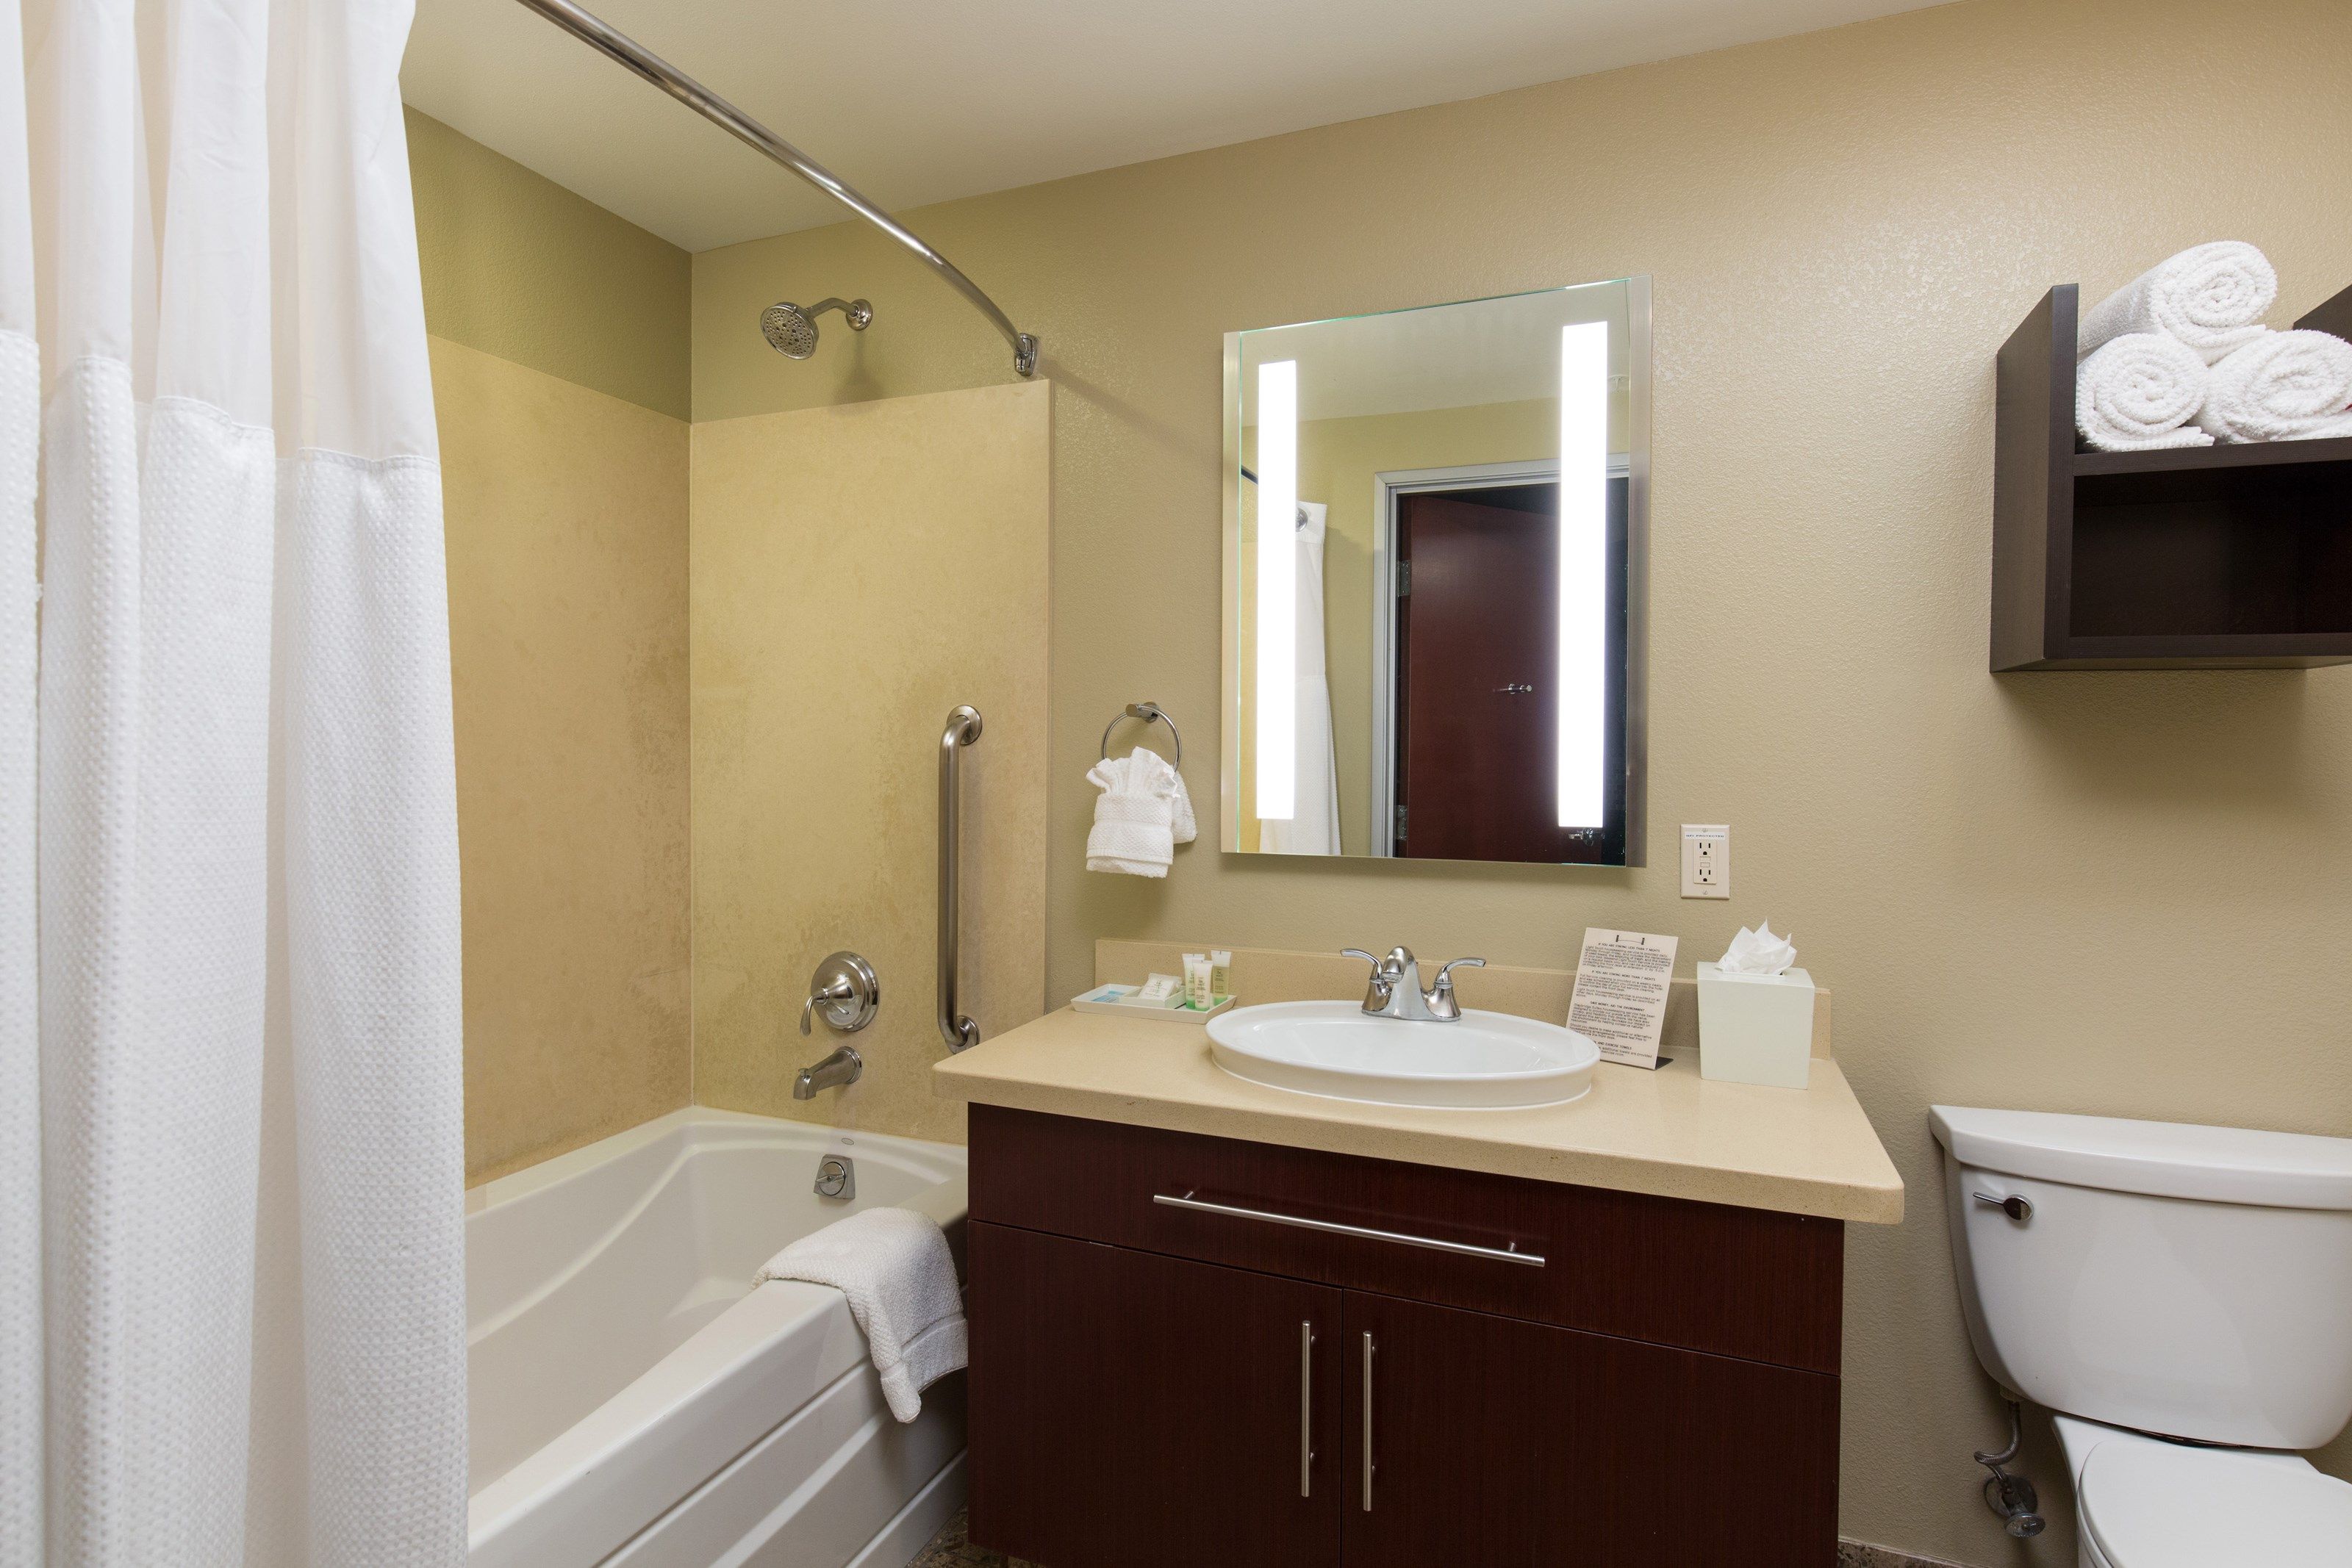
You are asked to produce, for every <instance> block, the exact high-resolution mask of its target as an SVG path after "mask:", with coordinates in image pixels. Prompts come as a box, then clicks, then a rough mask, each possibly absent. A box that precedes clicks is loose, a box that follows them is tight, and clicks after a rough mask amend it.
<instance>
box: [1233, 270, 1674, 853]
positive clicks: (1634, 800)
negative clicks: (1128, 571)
mask: <svg viewBox="0 0 2352 1568" xmlns="http://www.w3.org/2000/svg"><path fill="white" fill-rule="evenodd" d="M1611 286H1614V287H1622V289H1623V290H1624V307H1625V324H1626V365H1625V378H1624V379H1625V386H1626V403H1625V414H1626V427H1625V442H1624V448H1623V450H1622V451H1616V450H1612V451H1611V452H1610V454H1609V465H1608V475H1607V476H1608V478H1609V479H1610V480H1612V482H1613V481H1614V480H1616V479H1620V478H1622V479H1623V480H1624V481H1625V486H1626V490H1625V495H1626V519H1625V530H1626V537H1625V568H1624V571H1625V582H1624V606H1625V612H1624V613H1625V622H1624V624H1625V647H1624V708H1623V735H1622V742H1623V744H1622V768H1623V780H1624V839H1623V853H1622V859H1612V860H1606V861H1564V862H1494V863H1529V864H1561V865H1568V866H1597V867H1603V868H1608V869H1614V868H1617V867H1621V866H1622V867H1639V866H1643V865H1646V864H1647V863H1648V859H1649V857H1648V792H1649V791H1648V773H1649V745H1648V716H1649V637H1648V624H1649V517H1650V397H1651V345H1652V315H1651V280H1650V279H1649V277H1646V276H1641V275H1636V276H1633V277H1620V278H1602V279H1598V280H1595V281H1594V282H1591V283H1584V284H1570V285H1563V286H1560V287H1555V288H1542V289H1530V290H1525V291H1522V292H1521V293H1517V294H1510V295H1498V296H1487V297H1484V298H1475V299H1464V300H1452V301H1444V302H1441V303H1438V304H1433V305H1425V306H1412V307H1405V308H1401V309H1399V310H1391V311H1377V312H1366V313H1363V314H1362V315H1360V316H1356V317H1350V318H1329V319H1326V320H1325V321H1321V322H1318V321H1302V322H1287V323H1279V324H1273V325H1269V326H1267V327H1265V328H1252V329H1248V330H1247V331H1245V332H1228V333H1226V334H1225V335H1224V411H1225V418H1224V482H1223V503H1224V505H1223V513H1224V516H1223V523H1224V550H1223V563H1224V572H1223V604H1224V638H1223V684H1222V689H1223V704H1222V731H1223V758H1221V769H1220V770H1221V773H1222V779H1221V789H1220V807H1221V810H1220V816H1221V817H1222V819H1223V832H1222V834H1221V836H1220V841H1219V843H1220V847H1221V849H1222V850H1223V852H1226V853H1228V854H1232V853H1244V854H1280V853H1283V852H1282V851H1276V850H1265V849H1259V848H1244V845H1243V841H1242V839H1243V828H1244V824H1243V821H1242V810H1241V795H1242V788H1241V780H1240V777H1239V772H1238V769H1239V768H1240V764H1241V757H1242V751H1243V737H1241V736H1240V734H1239V733H1238V723H1239V718H1240V716H1241V713H1242V711H1243V700H1242V683H1243V682H1244V680H1245V679H1248V678H1250V672H1248V671H1244V669H1243V668H1242V667H1241V665H1242V660H1241V657H1240V650H1241V646H1242V643H1241V628H1240V625H1239V616H1240V614H1241V611H1242V602H1241V590H1242V575H1243V573H1242V561H1241V537H1242V535H1241V522H1242V517H1243V512H1244V507H1251V506H1252V497H1249V496H1248V495H1247V493H1246V487H1245V486H1244V478H1243V467H1242V464H1243V453H1244V446H1243V441H1244V435H1243V429H1244V417H1243V414H1244V387H1243V378H1244V355H1243V341H1244V338H1246V337H1252V336H1255V335H1256V334H1258V333H1260V332H1267V331H1277V330H1282V329H1286V328H1290V327H1308V326H1319V325H1325V324H1327V323H1328V324H1338V323H1339V322H1340V321H1343V320H1360V319H1370V318H1373V317H1381V316H1397V315H1408V314H1415V313H1418V312H1421V311H1425V310H1436V309H1446V308H1458V307H1475V306H1478V305H1486V304H1495V303H1500V302H1504V301H1509V300H1517V299H1523V298H1528V297H1529V296H1532V295H1549V294H1562V293H1569V292H1573V291H1576V290H1580V289H1585V288H1592V287H1611ZM1612 445H1613V444H1612ZM1512 468H1517V469H1519V470H1521V471H1522V472H1524V473H1527V474H1528V479H1526V480H1524V481H1522V482H1537V483H1539V482H1542V481H1544V480H1547V479H1550V480H1556V479H1557V477H1558V474H1559V461H1558V459H1557V455H1555V456H1554V457H1553V458H1550V459H1538V460H1534V461H1532V462H1529V463H1524V464H1504V463H1496V464H1492V465H1476V466H1475V472H1477V473H1480V474H1496V475H1500V474H1502V473H1504V472H1505V471H1506V470H1507V469H1512ZM1538 470H1540V471H1541V472H1540V473H1538V472H1536V471H1538ZM1410 472H1412V471H1407V470H1396V471H1392V472H1391V473H1388V474H1382V475H1381V476H1378V477H1379V478H1381V479H1386V478H1391V477H1394V476H1400V475H1403V474H1407V473H1410ZM1422 472H1427V473H1431V474H1434V473H1437V472H1439V471H1438V470H1426V471H1422ZM1500 482H1502V483H1505V484H1507V483H1510V482H1511V481H1510V480H1508V479H1505V480H1502V481H1500ZM1454 487H1458V486H1447V485H1442V484H1440V485H1431V486H1426V488H1428V489H1445V488H1454ZM1376 499H1377V500H1378V502H1379V506H1378V507H1377V508H1376V510H1375V512H1374V517H1375V519H1376V526H1377V528H1378V538H1379V540H1380V542H1381V544H1382V545H1383V546H1384V547H1387V548H1388V549H1389V550H1390V554H1391V559H1393V545H1392V540H1393V531H1392V530H1393V515H1392V507H1393V500H1392V498H1391V497H1390V496H1389V495H1388V494H1385V493H1383V494H1380V495H1379V496H1377V497H1376ZM1381 570H1392V568H1391V567H1390V566H1389V563H1388V562H1387V561H1381V562H1377V563H1375V566H1374V571H1375V573H1376V574H1377V573H1378V572H1380V571H1381ZM1374 580H1375V581H1379V580H1381V578H1380V577H1378V576H1377V575H1375V578H1374ZM1374 614H1375V616H1376V617H1378V616H1381V615H1383V614H1385V615H1386V616H1388V617H1391V618H1392V617H1393V614H1394V602H1393V600H1392V599H1391V598H1389V597H1388V596H1381V595H1376V596H1375V601H1374ZM1392 625H1393V622H1392V619H1391V622H1390V626H1391V631H1390V634H1389V637H1388V638H1383V639H1382V640H1381V641H1382V643H1383V645H1382V646H1381V648H1379V649H1376V660H1375V664H1374V675H1373V678H1374V679H1375V680H1376V681H1377V680H1379V679H1380V677H1381V672H1382V671H1384V670H1385V666H1386V664H1387V663H1388V661H1389V660H1390V659H1391V657H1392V654H1391V653H1389V652H1388V648H1387V646H1386V644H1387V643H1388V642H1389V641H1390V639H1391V638H1392V636H1393V632H1392ZM1374 711H1375V713H1376V714H1377V713H1380V712H1381V704H1380V703H1379V701H1378V700H1377V699H1376V701H1375V708H1374ZM1392 722H1393V721H1392V720H1391V723H1392ZM1373 744H1374V753H1373V758H1372V766H1373V768H1374V777H1375V785H1374V789H1373V790H1372V792H1371V793H1372V800H1370V801H1369V802H1368V804H1369V805H1370V806H1371V807H1372V808H1373V809H1374V810H1370V811H1367V813H1366V814H1367V815H1368V816H1372V815H1374V814H1375V812H1376V811H1377V810H1378V809H1379V808H1380V806H1381V802H1382V801H1383V800H1385V801H1386V802H1387V810H1389V811H1390V812H1391V815H1392V814H1393V810H1394V804H1393V802H1394V800H1395V779H1394V767H1395V758H1394V756H1393V748H1392V747H1391V745H1390V744H1389V740H1388V737H1387V736H1386V735H1385V734H1383V735H1380V736H1375V737H1373ZM1383 779H1384V780H1385V783H1384V785H1383V783H1382V782H1381V780H1383ZM1345 815H1346V808H1345V806H1344V804H1343V806H1342V816H1343V820H1344V817H1345ZM1369 842H1370V846H1371V847H1370V850H1369V852H1349V855H1348V856H1347V858H1349V859H1381V858H1387V859H1391V860H1395V859H1400V858H1413V859H1420V858H1425V857H1418V856H1416V857H1397V856H1395V855H1394V854H1393V852H1392V850H1393V845H1392V842H1391V841H1389V835H1386V834H1383V833H1381V832H1379V831H1373V832H1371V833H1370V839H1369ZM1294 858H1309V857H1294ZM1440 863H1444V862H1440ZM1454 863H1460V862H1454Z"/></svg>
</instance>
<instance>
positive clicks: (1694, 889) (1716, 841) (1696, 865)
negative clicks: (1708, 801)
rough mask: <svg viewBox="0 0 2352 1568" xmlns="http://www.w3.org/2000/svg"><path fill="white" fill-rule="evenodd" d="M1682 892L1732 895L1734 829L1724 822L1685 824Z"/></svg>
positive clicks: (1687, 894)
mask: <svg viewBox="0 0 2352 1568" xmlns="http://www.w3.org/2000/svg"><path fill="white" fill-rule="evenodd" d="M1683 896H1684V897H1685V898H1729V897H1730V896H1731V829H1730V828H1729V827H1727V825H1725V824H1724V823H1721V822H1685V823H1684V824H1683Z"/></svg>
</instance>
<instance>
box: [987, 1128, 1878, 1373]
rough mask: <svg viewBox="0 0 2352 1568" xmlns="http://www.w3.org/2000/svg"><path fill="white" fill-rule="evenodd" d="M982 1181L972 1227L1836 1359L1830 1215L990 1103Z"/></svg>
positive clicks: (1806, 1364) (1837, 1261) (1781, 1360)
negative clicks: (1162, 1128)
mask: <svg viewBox="0 0 2352 1568" xmlns="http://www.w3.org/2000/svg"><path fill="white" fill-rule="evenodd" d="M1167 1199H1176V1200H1183V1202H1180V1203H1171V1202H1168V1201H1162V1200H1167ZM1184 1202H1189V1204H1191V1205H1209V1206H1213V1207H1186V1206H1183V1203H1184ZM1234 1211H1243V1212H1234ZM1253 1216H1265V1217H1270V1218H1253ZM971 1218H973V1219H975V1220H982V1221H986V1222H989V1223H992V1224H997V1225H1008V1226H1018V1227H1021V1228H1025V1229H1030V1230H1038V1231H1045V1232H1048V1233H1050V1234H1054V1235H1059V1236H1068V1237H1074V1238H1077V1239H1082V1240H1090V1241H1102V1242H1108V1243H1111V1244H1114V1245H1117V1246H1122V1247H1132V1248H1137V1249H1142V1250H1145V1251H1150V1252H1157V1253H1161V1254H1164V1255H1166V1256H1170V1257H1175V1258H1190V1259H1194V1260H1200V1261H1202V1262H1210V1263H1221V1264H1224V1265H1226V1266H1228V1267H1232V1268H1238V1269H1249V1270H1256V1271H1258V1272H1261V1273H1267V1274H1279V1275H1286V1276H1288V1277H1290V1278H1292V1279H1297V1280H1306V1281H1314V1282H1317V1283H1320V1284H1329V1285H1339V1286H1343V1287H1346V1288H1349V1289H1353V1290H1361V1291H1378V1292H1381V1293H1382V1294H1386V1295H1392V1296H1402V1297H1409V1298H1411V1299H1412V1300H1415V1301H1430V1302H1434V1303H1436V1304H1438V1305H1441V1306H1452V1307H1462V1308H1466V1309H1469V1310H1472V1311H1476V1312H1495V1313H1499V1314H1501V1315H1503V1316H1507V1317H1515V1318H1522V1319H1526V1320H1528V1321H1530V1322H1544V1323H1553V1324H1557V1325H1559V1326H1560V1327H1563V1328H1574V1329H1585V1330H1590V1331H1592V1332H1595V1333H1608V1334H1616V1335H1620V1336H1622V1337H1624V1338H1629V1339H1638V1340H1646V1341H1649V1342H1651V1343H1658V1344H1668V1345H1675V1346H1679V1347H1681V1348H1684V1349H1688V1350H1699V1351H1707V1352H1712V1353H1714V1354H1721V1355H1736V1356H1742V1357H1746V1358H1748V1359H1749V1360H1754V1361H1763V1362H1770V1363H1774V1364H1779V1365H1783V1366H1793V1367H1800V1368H1803V1369H1805V1370H1808V1371H1813V1372H1830V1373H1834V1372H1836V1371H1837V1370H1838V1342H1839V1317H1840V1312H1839V1299H1840V1294H1841V1291H1842V1290H1843V1255H1844V1227H1843V1226H1842V1225H1840V1224H1839V1223H1838V1222H1837V1221H1836V1220H1833V1219H1821V1218H1813V1217H1811V1216H1807V1215H1793V1214H1780V1213H1776V1212H1772V1211H1769V1210H1765V1209H1749V1208H1734V1207H1727V1206H1724V1205H1720V1204H1706V1203H1686V1202H1683V1201H1680V1200H1678V1199H1675V1198H1664V1197H1650V1196H1648V1195H1646V1194H1641V1193H1625V1192H1612V1191H1610V1190H1608V1189H1606V1188H1601V1187H1588V1186H1565V1185H1562V1184H1560V1183H1556V1182H1540V1181H1526V1180H1520V1179H1517V1178H1515V1177H1510V1176H1487V1175H1485V1174H1483V1173H1480V1172H1475V1171H1458V1170H1452V1169H1447V1168H1445V1167H1443V1166H1418V1165H1408V1164H1404V1163H1402V1162H1399V1161H1393V1160H1376V1159H1363V1158H1359V1157H1357V1156H1354V1155H1329V1154H1323V1153H1320V1152H1318V1151H1316V1150H1312V1149H1293V1148H1285V1147H1281V1146H1277V1145H1270V1144H1252V1143H1244V1142H1239V1141H1237V1140H1234V1139H1229V1138H1213V1137H1203V1136H1201V1135H1199V1134H1191V1133H1168V1132H1160V1131H1157V1130H1154V1129H1151V1128H1146V1127H1129V1126H1122V1125H1119V1124H1114V1123H1108V1122H1090V1121H1084V1120H1079V1119H1076V1118H1072V1117H1066V1116H1048V1115H1043V1114H1040V1113H1035V1112H1030V1111H1013V1110H1007V1109H1005V1108H1003V1107H1001V1106H993V1105H974V1106H973V1107H972V1108H971ZM1280 1221H1290V1222H1291V1223H1282V1222H1280ZM1299 1222H1304V1223H1303V1224H1302V1223H1299ZM1318 1227H1328V1228H1318ZM1366 1230H1370V1231H1379V1232H1383V1233H1385V1235H1383V1236H1367V1235H1363V1234H1360V1232H1361V1231H1366ZM1427 1243H1437V1244H1439V1245H1438V1246H1435V1247H1433V1246H1430V1245H1427ZM1496 1254H1516V1256H1496ZM1534 1259H1540V1260H1542V1261H1541V1264H1540V1265H1539V1266H1538V1264H1536V1263H1535V1262H1534V1261H1532V1260H1534Z"/></svg>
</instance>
